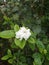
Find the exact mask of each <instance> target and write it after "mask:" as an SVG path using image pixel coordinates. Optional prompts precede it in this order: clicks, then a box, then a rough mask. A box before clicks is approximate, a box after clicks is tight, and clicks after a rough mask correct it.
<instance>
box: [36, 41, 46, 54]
mask: <svg viewBox="0 0 49 65" xmlns="http://www.w3.org/2000/svg"><path fill="white" fill-rule="evenodd" d="M36 45H37V47H38V49H39V51H40V52H41V53H42V52H44V50H45V46H44V44H43V43H42V41H40V40H37V42H36Z"/></svg>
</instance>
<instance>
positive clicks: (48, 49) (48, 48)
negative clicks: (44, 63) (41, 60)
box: [46, 44, 49, 60]
mask: <svg viewBox="0 0 49 65" xmlns="http://www.w3.org/2000/svg"><path fill="white" fill-rule="evenodd" d="M46 58H47V60H49V44H48V45H47V54H46Z"/></svg>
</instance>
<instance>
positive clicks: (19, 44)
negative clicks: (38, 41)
mask: <svg viewBox="0 0 49 65" xmlns="http://www.w3.org/2000/svg"><path fill="white" fill-rule="evenodd" d="M15 44H16V46H18V47H20V48H21V49H23V48H24V46H25V44H26V41H25V40H22V41H20V40H19V39H16V38H15Z"/></svg>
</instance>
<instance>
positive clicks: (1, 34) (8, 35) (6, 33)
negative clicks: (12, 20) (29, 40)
mask: <svg viewBox="0 0 49 65" xmlns="http://www.w3.org/2000/svg"><path fill="white" fill-rule="evenodd" d="M0 37H1V38H7V39H8V38H13V37H15V33H14V31H13V30H6V31H2V32H0Z"/></svg>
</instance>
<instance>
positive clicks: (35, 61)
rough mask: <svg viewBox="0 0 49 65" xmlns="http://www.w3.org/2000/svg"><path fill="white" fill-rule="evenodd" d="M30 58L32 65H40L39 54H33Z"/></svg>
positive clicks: (40, 56)
mask: <svg viewBox="0 0 49 65" xmlns="http://www.w3.org/2000/svg"><path fill="white" fill-rule="evenodd" d="M32 57H33V58H34V62H33V65H42V61H41V58H42V55H41V54H40V53H35V54H33V56H32Z"/></svg>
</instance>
